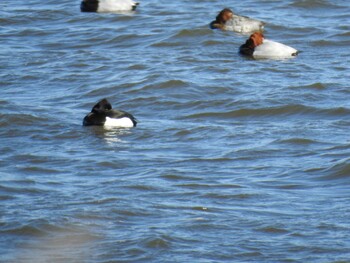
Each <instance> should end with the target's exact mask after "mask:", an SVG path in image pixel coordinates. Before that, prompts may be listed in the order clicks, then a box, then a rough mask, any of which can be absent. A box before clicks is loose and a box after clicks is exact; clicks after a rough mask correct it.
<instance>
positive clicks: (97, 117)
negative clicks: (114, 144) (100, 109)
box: [83, 112, 106, 126]
mask: <svg viewBox="0 0 350 263" xmlns="http://www.w3.org/2000/svg"><path fill="white" fill-rule="evenodd" d="M105 122H106V114H102V113H96V112H90V113H89V114H88V115H86V116H85V118H84V120H83V125H84V126H90V125H99V126H103V125H104V124H105Z"/></svg>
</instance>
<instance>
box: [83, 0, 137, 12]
mask: <svg viewBox="0 0 350 263" xmlns="http://www.w3.org/2000/svg"><path fill="white" fill-rule="evenodd" d="M138 5H139V3H137V2H134V1H132V0H82V2H81V4H80V10H81V12H118V11H134V10H135V9H136V7H137V6H138Z"/></svg>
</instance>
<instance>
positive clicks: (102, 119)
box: [83, 99, 137, 128]
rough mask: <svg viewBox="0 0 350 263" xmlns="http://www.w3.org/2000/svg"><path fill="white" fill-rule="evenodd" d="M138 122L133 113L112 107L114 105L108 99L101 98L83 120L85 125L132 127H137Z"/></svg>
mask: <svg viewBox="0 0 350 263" xmlns="http://www.w3.org/2000/svg"><path fill="white" fill-rule="evenodd" d="M136 124H137V121H136V119H135V117H134V116H133V115H131V114H130V113H127V112H125V111H121V110H114V109H112V105H111V104H110V103H109V102H108V100H107V99H102V100H100V101H99V102H98V103H97V104H96V105H95V106H94V107H93V108H92V110H91V112H90V113H89V114H88V115H86V116H85V118H84V120H83V125H84V126H90V125H98V126H107V127H120V128H131V127H135V126H136Z"/></svg>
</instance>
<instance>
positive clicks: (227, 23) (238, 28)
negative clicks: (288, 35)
mask: <svg viewBox="0 0 350 263" xmlns="http://www.w3.org/2000/svg"><path fill="white" fill-rule="evenodd" d="M264 25H265V23H264V22H262V21H260V20H256V19H253V18H250V17H247V16H240V15H237V14H234V13H233V11H232V10H231V9H230V8H224V9H223V10H221V11H220V12H219V14H218V15H217V16H216V19H215V20H214V21H212V22H211V23H210V25H209V26H210V28H211V29H222V30H228V31H234V32H237V33H242V34H244V33H252V32H256V31H261V32H263V31H264Z"/></svg>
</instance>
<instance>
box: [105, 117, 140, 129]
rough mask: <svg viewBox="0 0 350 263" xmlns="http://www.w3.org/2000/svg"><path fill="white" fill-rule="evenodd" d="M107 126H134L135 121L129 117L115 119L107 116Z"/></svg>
mask: <svg viewBox="0 0 350 263" xmlns="http://www.w3.org/2000/svg"><path fill="white" fill-rule="evenodd" d="M104 126H106V127H120V128H132V127H134V123H133V122H132V120H131V119H130V118H128V117H123V118H120V119H113V118H109V117H106V122H105V124H104Z"/></svg>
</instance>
